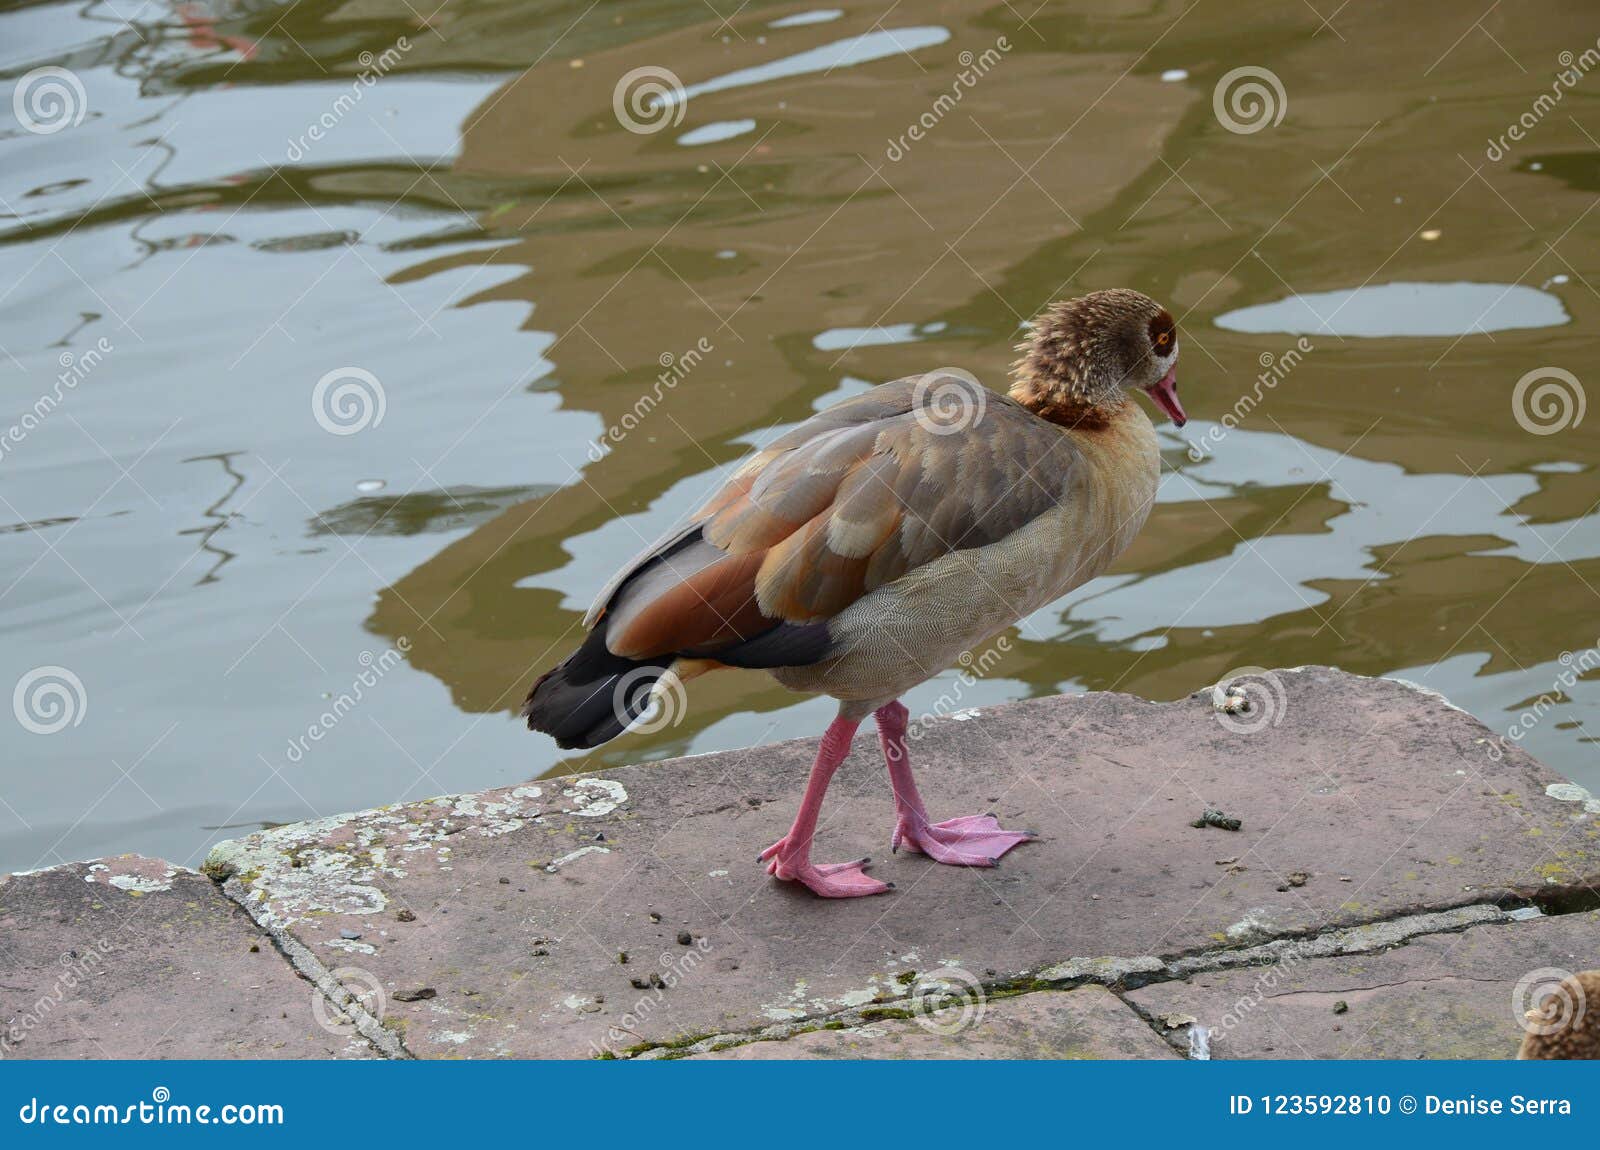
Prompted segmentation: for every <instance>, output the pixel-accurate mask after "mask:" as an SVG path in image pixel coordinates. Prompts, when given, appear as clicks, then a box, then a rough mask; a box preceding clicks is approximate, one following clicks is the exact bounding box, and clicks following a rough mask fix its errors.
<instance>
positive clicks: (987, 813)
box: [983, 811, 1000, 819]
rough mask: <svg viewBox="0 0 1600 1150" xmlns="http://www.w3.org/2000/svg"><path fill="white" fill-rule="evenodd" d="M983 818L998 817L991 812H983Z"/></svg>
mask: <svg viewBox="0 0 1600 1150" xmlns="http://www.w3.org/2000/svg"><path fill="white" fill-rule="evenodd" d="M983 817H984V818H986V819H998V818H999V817H1000V816H999V815H997V814H995V813H994V812H993V811H985V812H984V815H983Z"/></svg>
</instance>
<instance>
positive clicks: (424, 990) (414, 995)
mask: <svg viewBox="0 0 1600 1150" xmlns="http://www.w3.org/2000/svg"><path fill="white" fill-rule="evenodd" d="M438 996H439V992H438V991H437V990H435V989H433V987H431V986H419V987H417V988H416V989H415V990H397V991H395V992H394V1000H395V1001H396V1002H424V1001H426V1000H427V999H430V998H437V997H438Z"/></svg>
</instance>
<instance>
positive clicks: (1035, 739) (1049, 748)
mask: <svg viewBox="0 0 1600 1150" xmlns="http://www.w3.org/2000/svg"><path fill="white" fill-rule="evenodd" d="M1274 676H1275V677H1276V680H1277V682H1278V686H1279V687H1280V688H1281V698H1279V699H1278V700H1276V702H1277V705H1276V706H1275V707H1274V708H1272V709H1271V710H1270V712H1263V713H1259V714H1255V715H1250V714H1246V715H1237V714H1236V715H1221V714H1219V712H1218V711H1217V710H1216V709H1214V706H1213V701H1212V697H1211V693H1210V692H1209V691H1205V692H1200V693H1197V694H1196V695H1195V696H1192V697H1190V698H1188V699H1183V700H1178V701H1176V702H1172V703H1161V704H1157V703H1151V702H1147V701H1144V700H1140V699H1136V698H1132V697H1129V696H1124V695H1115V694H1095V695H1087V696H1078V697H1061V698H1051V699H1041V700H1034V701H1030V702H1026V703H1019V704H1014V705H1010V706H1003V707H996V708H992V709H985V710H983V711H981V712H980V713H978V714H976V715H974V716H971V717H969V718H968V719H967V720H966V721H961V722H956V721H946V722H940V723H934V724H932V725H931V726H930V727H929V729H928V732H927V734H926V735H925V737H924V738H922V739H921V740H919V741H918V742H917V743H916V744H915V745H914V747H913V750H912V754H913V762H914V764H915V765H916V767H917V770H918V775H919V780H920V782H921V785H922V791H923V794H924V795H925V796H926V798H927V799H928V802H929V804H930V806H931V808H932V809H933V811H934V812H935V814H936V816H937V817H946V816H948V815H952V814H957V813H970V812H973V811H984V810H994V811H996V812H997V813H998V814H999V815H1000V817H1001V819H1002V821H1003V822H1006V823H1009V824H1015V825H1018V826H1027V827H1033V828H1036V829H1038V830H1040V831H1041V832H1042V833H1043V840H1042V841H1041V842H1038V843H1034V844H1029V845H1026V846H1024V847H1022V848H1020V849H1018V850H1016V851H1014V852H1012V853H1011V854H1010V855H1009V856H1007V858H1006V859H1005V863H1004V865H1003V866H1002V867H1001V868H1000V869H998V870H993V871H989V870H971V869H961V868H954V867H942V866H937V865H935V864H932V863H930V862H929V861H928V860H927V859H925V858H922V857H920V856H916V855H901V856H899V857H894V856H891V855H890V854H889V853H888V851H887V849H886V847H887V839H888V835H889V831H890V828H891V825H892V818H891V811H892V808H891V803H890V798H889V788H888V785H887V781H886V779H885V777H884V769H883V765H882V763H881V760H880V756H879V752H878V749H877V746H876V742H875V740H874V739H872V738H871V735H870V732H866V731H864V732H863V733H862V734H861V735H860V736H858V738H857V740H856V745H855V748H854V750H853V753H852V754H851V756H850V758H849V759H848V761H847V762H846V764H845V765H844V766H843V767H842V768H841V770H840V771H839V774H838V776H837V777H836V779H835V782H834V785H833V788H832V790H831V792H830V794H829V799H828V804H827V806H826V808H825V809H824V812H823V821H822V826H821V830H820V833H819V838H818V857H819V858H820V859H824V860H832V859H847V858H854V857H859V856H861V855H867V854H871V855H874V856H875V857H876V861H875V862H874V864H873V868H872V870H873V873H874V874H876V875H878V876H879V877H881V878H884V879H892V880H894V881H895V882H896V883H897V884H898V890H897V891H896V892H895V893H893V894H890V895H886V896H881V897H878V898H872V899H862V900H855V901H850V902H825V901H822V900H819V899H816V898H813V897H812V896H811V895H810V894H809V893H807V892H806V891H804V890H801V889H798V888H795V887H793V886H790V885H786V884H778V883H775V882H774V881H773V880H771V879H769V878H768V877H767V876H766V875H765V874H764V873H763V871H762V869H761V868H760V867H759V866H757V865H756V862H755V857H756V854H757V852H758V851H760V850H761V848H763V847H765V846H766V845H768V844H769V843H771V842H772V841H774V840H775V839H777V838H778V837H779V836H780V835H781V834H782V833H783V832H784V830H785V829H786V828H787V825H788V823H789V820H790V818H791V817H792V815H793V813H794V809H795V805H796V803H797V801H798V797H799V793H800V791H801V789H802V787H803V784H804V780H805V777H806V773H807V770H808V768H809V766H810V762H811V759H812V756H813V755H814V753H815V749H816V743H815V741H814V740H801V741H796V742H791V743H784V744H778V745H774V746H766V747H760V748H755V749H751V750H745V751H736V752H729V753H725V754H712V755H703V756H697V757H693V758H689V759H684V760H679V761H672V762H663V763H655V764H652V765H650V766H648V767H626V768H621V769H618V770H614V771H608V772H605V773H603V774H599V775H594V776H588V777H581V778H565V779H562V778H554V779H543V780H540V781H539V782H537V783H534V784H529V785H528V786H526V787H523V788H507V789H504V790H500V791H493V792H488V793H486V794H484V795H477V796H456V797H451V798H443V799H435V800H429V801H428V802H424V803H414V804H407V805H404V806H399V807H394V808H387V809H384V810H379V811H368V812H362V813H360V814H356V815H351V816H344V817H339V818H332V819H322V820H318V821H317V822H314V823H307V824H296V825H294V826H290V827H284V828H279V829H277V830H274V831H269V832H265V833H263V834H257V835H251V836H248V837H246V838H245V839H241V840H238V841H237V842H235V843H232V844H224V845H223V846H222V847H219V848H218V851H217V853H216V854H214V856H213V858H212V860H211V861H210V863H208V869H210V870H212V871H213V872H214V873H217V874H232V875H233V876H234V877H235V879H236V880H237V881H239V882H240V885H241V886H242V887H244V888H246V890H247V892H248V893H247V894H246V896H245V898H244V900H243V901H244V903H245V905H246V907H247V909H249V910H250V912H251V914H252V915H254V916H256V917H257V919H258V921H260V922H262V923H263V924H264V925H265V926H267V927H268V928H269V929H271V930H274V931H277V932H280V933H287V934H291V935H292V936H293V937H294V938H296V939H298V940H299V941H300V942H302V943H304V945H305V946H306V948H307V949H308V950H309V951H310V952H311V953H312V954H314V955H315V956H317V958H318V959H319V960H320V961H321V962H323V963H325V964H326V965H327V967H328V968H330V969H334V968H340V969H343V970H345V971H346V974H345V975H342V976H341V977H343V978H344V979H345V982H346V984H347V985H350V986H351V989H352V991H359V990H360V989H361V984H363V983H368V982H370V983H375V984H376V985H378V986H380V987H381V988H382V989H383V991H384V994H385V996H386V1010H387V1015H386V1017H385V1022H386V1024H387V1025H388V1026H390V1027H391V1028H394V1029H395V1030H396V1031H397V1032H399V1033H400V1034H401V1035H402V1036H403V1039H404V1042H405V1045H406V1047H407V1049H409V1050H410V1051H411V1052H412V1053H414V1054H416V1055H417V1056H419V1057H461V1056H469V1057H470V1056H479V1057H482V1056H491V1057H492V1056H502V1057H504V1056H534V1057H538V1056H578V1057H581V1056H585V1055H594V1054H596V1053H599V1052H601V1051H610V1052H615V1053H619V1054H623V1053H627V1052H628V1051H629V1049H630V1048H633V1047H635V1046H637V1045H638V1044H653V1043H657V1044H658V1043H674V1042H679V1041H683V1040H688V1039H697V1038H702V1037H704V1036H707V1035H712V1034H718V1033H723V1032H744V1033H750V1032H754V1031H756V1030H759V1029H761V1028H763V1027H768V1026H771V1025H773V1024H777V1023H789V1022H801V1021H805V1020H810V1019H818V1018H822V1017H825V1016H828V1015H831V1014H834V1013H837V1012H839V1011H841V1010H845V1009H849V1008H853V1007H861V1006H863V1005H867V1004H870V1003H873V1002H893V1001H896V1000H898V999H902V998H903V997H904V995H905V994H906V986H907V979H909V978H914V977H915V976H916V975H917V974H920V973H925V972H928V971H937V970H940V969H943V968H949V967H955V968H959V969H962V970H965V971H968V972H970V974H971V975H972V976H973V977H975V978H977V979H979V980H982V981H985V982H988V983H989V984H990V985H994V984H997V983H1000V982H1004V981H1005V980H1009V979H1017V978H1022V977H1030V976H1033V975H1035V974H1038V973H1039V972H1042V971H1044V970H1046V969H1049V968H1051V967H1060V966H1061V964H1064V963H1065V964H1066V965H1067V968H1068V969H1078V970H1080V971H1081V970H1085V969H1087V970H1088V972H1089V973H1088V974H1087V975H1085V977H1089V978H1091V979H1093V978H1094V977H1095V976H1094V971H1093V968H1095V967H1096V965H1097V963H1098V964H1099V966H1101V967H1104V968H1106V969H1111V968H1117V969H1120V970H1122V971H1123V974H1122V975H1120V976H1118V977H1122V978H1124V979H1125V982H1126V985H1129V986H1137V985H1138V984H1139V979H1140V970H1141V968H1148V967H1149V966H1150V965H1151V963H1152V962H1153V960H1154V959H1155V958H1156V957H1162V958H1166V957H1170V956H1174V955H1180V954H1184V953H1191V952H1196V951H1202V950H1212V949H1216V948H1219V947H1235V946H1246V945H1250V944H1253V943H1259V942H1262V941H1264V940H1267V939H1270V938H1272V937H1276V936H1283V935H1288V934H1294V933H1299V932H1308V931H1319V930H1326V929H1329V928H1333V927H1341V926H1353V925H1359V924H1362V923H1368V922H1374V921H1380V920H1384V919H1389V918H1394V917H1397V916H1400V915H1406V914H1414V913H1419V912H1424V911H1438V910H1444V909H1448V908H1451V907H1458V906H1463V905H1467V904H1481V903H1485V902H1493V901H1499V900H1501V899H1503V898H1506V897H1508V896H1510V895H1512V894H1514V893H1521V894H1534V895H1550V896H1554V895H1558V894H1561V893H1562V892H1574V891H1575V892H1584V891H1587V890H1588V889H1590V888H1591V887H1593V886H1600V829H1597V826H1596V817H1595V815H1594V814H1593V813H1592V812H1590V811H1588V810H1587V808H1586V804H1585V802H1582V801H1573V800H1572V798H1571V797H1570V796H1567V795H1566V794H1565V792H1564V791H1559V785H1560V784H1561V782H1562V780H1560V779H1559V778H1558V777H1557V776H1555V775H1554V774H1552V773H1551V772H1549V771H1548V770H1547V769H1545V768H1544V767H1542V766H1541V765H1539V764H1538V763H1537V762H1535V761H1534V760H1533V759H1531V758H1530V757H1529V756H1527V755H1526V754H1525V753H1523V752H1522V751H1521V750H1520V748H1517V747H1514V746H1506V747H1504V748H1503V749H1498V750H1499V757H1498V758H1496V757H1493V756H1491V755H1490V754H1489V753H1488V748H1489V744H1488V740H1489V739H1490V738H1491V735H1490V732H1489V731H1488V730H1487V729H1486V728H1484V727H1483V726H1482V725H1481V724H1479V723H1478V722H1477V721H1476V720H1474V719H1472V718H1471V717H1470V716H1468V715H1466V714H1465V713H1463V712H1461V711H1459V710H1458V709H1456V708H1454V707H1452V706H1450V705H1449V704H1448V703H1446V702H1445V701H1443V700H1442V699H1441V698H1439V697H1438V696H1437V695H1433V694H1430V693H1425V692H1421V691H1418V690H1416V689H1414V688H1412V687H1409V686H1406V685H1404V684H1400V683H1397V682H1393V681H1387V680H1371V679H1364V678H1359V677H1356V676H1351V675H1346V674H1343V673H1341V672H1338V671H1334V670H1330V669H1327V668H1307V669H1301V670H1296V671H1281V672H1275V673H1274ZM1224 720H1227V722H1226V723H1225V722H1224ZM1256 728H1259V729H1256ZM1552 786H1556V787H1558V793H1557V794H1551V793H1549V788H1551V787H1552ZM1206 806H1212V807H1218V808H1221V809H1222V810H1223V811H1225V812H1227V813H1228V814H1229V815H1232V816H1234V817H1237V818H1240V819H1242V820H1243V829H1242V830H1241V831H1239V832H1237V833H1230V832H1227V831H1224V830H1218V829H1214V828H1209V827H1208V828H1204V829H1195V828H1193V827H1191V826H1190V825H1189V824H1190V822H1191V821H1192V820H1194V819H1195V818H1197V817H1198V816H1199V814H1200V811H1201V809H1202V808H1203V807H1206ZM684 933H686V934H687V936H688V938H689V943H688V945H684V944H680V943H679V942H678V937H679V935H680V934H684ZM624 953H625V954H627V956H628V961H627V962H626V963H623V962H622V961H620V956H621V955H622V954H624ZM1075 956H1076V957H1079V958H1080V959H1085V960H1092V961H1088V962H1078V963H1072V962H1069V961H1068V960H1072V959H1074V958H1075ZM1096 956H1120V957H1119V958H1115V959H1108V958H1097V957H1096ZM1157 965H1159V964H1157ZM652 976H653V978H652ZM635 980H638V981H639V982H641V983H642V984H643V985H642V986H637V987H636V986H634V985H633V983H634V981H635ZM657 982H658V983H660V985H659V986H657V985H653V983H657Z"/></svg>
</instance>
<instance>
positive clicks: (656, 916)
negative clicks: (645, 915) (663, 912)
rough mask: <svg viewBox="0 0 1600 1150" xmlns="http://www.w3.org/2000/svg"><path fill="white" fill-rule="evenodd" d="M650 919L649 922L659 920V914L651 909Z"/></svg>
mask: <svg viewBox="0 0 1600 1150" xmlns="http://www.w3.org/2000/svg"><path fill="white" fill-rule="evenodd" d="M650 921H651V922H660V921H661V916H660V915H659V914H657V913H656V912H655V911H651V912H650Z"/></svg>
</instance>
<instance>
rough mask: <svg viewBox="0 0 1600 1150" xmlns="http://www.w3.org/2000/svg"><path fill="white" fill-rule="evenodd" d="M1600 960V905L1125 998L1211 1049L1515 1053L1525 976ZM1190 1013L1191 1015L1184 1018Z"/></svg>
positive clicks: (1180, 1036)
mask: <svg viewBox="0 0 1600 1150" xmlns="http://www.w3.org/2000/svg"><path fill="white" fill-rule="evenodd" d="M1596 966H1600V912H1595V911H1585V912H1581V913H1576V914H1565V915H1560V916H1558V917H1554V918H1540V919H1534V920H1532V921H1529V922H1513V923H1508V924H1502V925H1497V926H1475V927H1472V928H1470V929H1468V930H1465V931H1462V932H1460V933H1458V934H1432V935H1425V936H1422V937H1419V938H1414V939H1412V940H1411V941H1409V942H1407V943H1406V944H1405V945H1403V946H1400V947H1397V948H1395V949H1393V950H1389V951H1385V952H1382V953H1377V954H1361V955H1350V956H1341V957H1336V958H1311V959H1306V960H1304V961H1301V962H1294V961H1292V960H1286V959H1285V958H1284V957H1281V956H1280V958H1279V960H1278V963H1277V964H1276V965H1274V966H1271V967H1263V968H1258V969H1253V970H1252V969H1241V970H1230V971H1226V972H1220V973H1213V974H1198V975H1196V976H1195V977H1194V978H1193V979H1192V980H1190V981H1188V982H1168V983H1162V984H1161V985H1159V986H1148V987H1145V988H1143V989H1142V990H1136V991H1134V992H1133V993H1131V994H1130V995H1129V996H1128V997H1129V999H1130V1001H1132V1002H1133V1003H1135V1004H1136V1005H1137V1006H1139V1007H1140V1008H1141V1009H1143V1010H1144V1011H1146V1012H1148V1013H1149V1014H1150V1015H1152V1016H1153V1017H1155V1018H1156V1019H1158V1020H1159V1019H1163V1018H1165V1019H1169V1020H1171V1021H1172V1022H1174V1023H1179V1025H1176V1026H1174V1027H1171V1028H1170V1029H1171V1030H1172V1032H1173V1034H1172V1037H1173V1038H1174V1039H1176V1040H1177V1041H1179V1042H1181V1043H1184V1044H1185V1045H1186V1044H1187V1039H1188V1029H1189V1027H1190V1026H1191V1025H1194V1024H1198V1025H1201V1026H1204V1027H1206V1028H1207V1030H1208V1031H1209V1035H1210V1048H1211V1057H1212V1058H1214V1059H1227V1058H1515V1057H1516V1054H1517V1047H1518V1046H1519V1045H1520V1044H1521V1042H1522V1029H1521V1027H1520V1025H1519V1022H1520V1019H1521V1016H1522V1012H1523V1011H1524V1010H1526V1009H1527V1008H1529V1007H1530V1006H1532V1005H1534V1004H1533V1003H1532V1002H1520V1003H1519V1002H1517V1001H1516V999H1515V994H1514V992H1515V991H1516V988H1517V982H1518V980H1519V979H1521V978H1522V977H1523V976H1524V975H1526V974H1528V973H1530V972H1531V971H1535V970H1538V969H1541V968H1550V967H1557V968H1562V969H1565V970H1569V971H1577V970H1585V969H1589V968H1592V967H1596ZM1341 1002H1342V1003H1343V1004H1344V1007H1345V1008H1344V1009H1343V1010H1337V1009H1336V1004H1338V1003H1341ZM1186 1019H1193V1020H1194V1023H1189V1022H1185V1021H1183V1020H1186Z"/></svg>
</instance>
